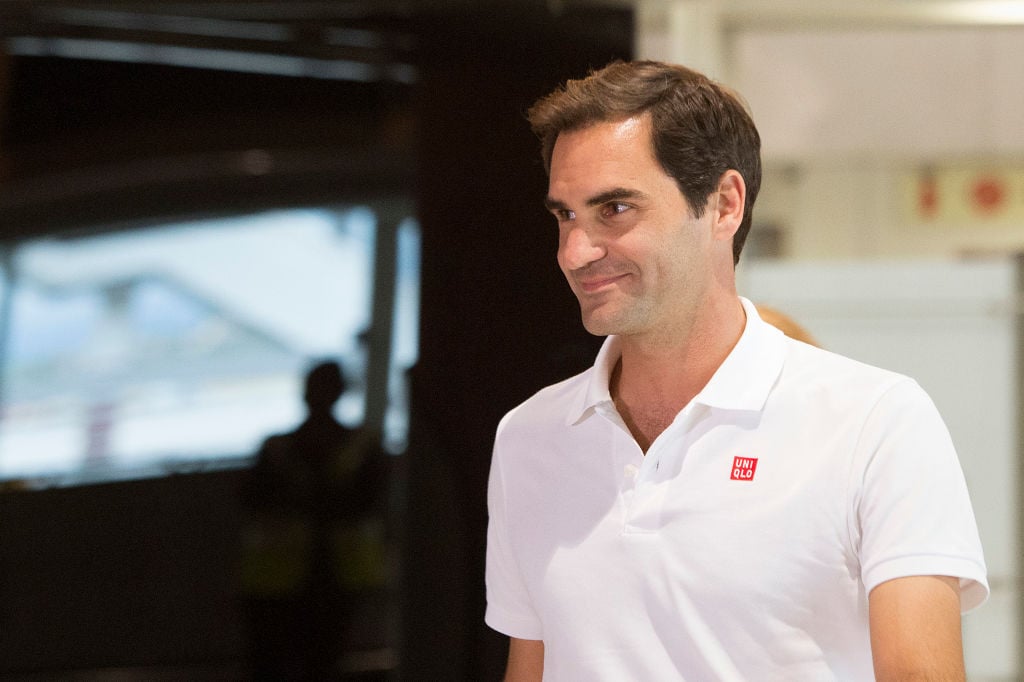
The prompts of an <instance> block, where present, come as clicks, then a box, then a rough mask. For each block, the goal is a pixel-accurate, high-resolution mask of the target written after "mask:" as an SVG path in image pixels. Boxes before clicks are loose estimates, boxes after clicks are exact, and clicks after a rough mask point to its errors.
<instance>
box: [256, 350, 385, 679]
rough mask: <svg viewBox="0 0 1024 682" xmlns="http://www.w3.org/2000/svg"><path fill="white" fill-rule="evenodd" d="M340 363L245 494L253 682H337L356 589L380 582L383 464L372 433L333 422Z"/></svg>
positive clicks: (260, 456) (312, 393)
mask: <svg viewBox="0 0 1024 682" xmlns="http://www.w3.org/2000/svg"><path fill="white" fill-rule="evenodd" d="M344 392H345V378H344V375H343V373H342V370H341V367H340V365H339V364H338V363H337V362H333V361H326V362H320V363H318V364H316V365H314V366H313V367H312V368H311V369H310V370H309V372H308V374H307V376H306V382H305V392H304V396H303V397H304V400H305V403H306V407H307V417H306V419H305V420H304V421H303V422H302V423H301V424H300V425H299V426H298V427H297V428H296V429H295V430H294V431H291V432H288V433H283V434H276V435H272V436H270V437H269V438H267V439H266V441H264V443H263V445H262V446H261V447H260V450H259V452H258V453H257V456H256V462H255V464H254V466H253V467H252V468H251V469H250V470H249V472H248V473H247V476H246V479H245V481H244V484H243V486H242V495H243V504H244V506H245V508H246V511H247V514H248V518H247V521H246V524H245V529H244V532H243V541H242V552H243V554H242V566H241V583H242V585H241V587H242V592H243V595H244V602H245V604H244V610H245V616H246V620H247V626H248V638H249V645H250V665H251V669H252V674H253V679H255V680H283V681H290V680H295V681H299V680H303V681H305V680H318V681H320V680H325V681H326V680H336V679H343V676H342V673H341V670H340V666H339V660H340V658H341V656H342V655H343V653H344V649H345V645H346V642H347V641H348V640H350V639H351V634H352V631H353V629H354V628H355V627H356V626H357V624H356V623H354V622H353V615H354V604H355V603H356V601H357V597H358V594H359V592H360V591H361V590H364V589H367V588H373V587H378V586H380V585H381V584H382V583H383V582H384V575H383V573H384V560H383V554H384V548H383V537H382V535H383V534H382V532H381V528H382V517H383V513H384V512H383V498H384V495H383V492H384V488H385V485H386V482H387V470H386V463H387V460H386V456H385V454H384V453H383V451H382V449H381V447H380V438H379V434H377V433H375V432H374V431H372V430H369V429H350V428H348V427H346V426H344V425H342V424H340V423H339V422H338V421H337V420H336V419H335V417H334V414H333V408H334V405H335V403H337V401H338V400H339V399H340V398H341V396H342V394H343V393H344Z"/></svg>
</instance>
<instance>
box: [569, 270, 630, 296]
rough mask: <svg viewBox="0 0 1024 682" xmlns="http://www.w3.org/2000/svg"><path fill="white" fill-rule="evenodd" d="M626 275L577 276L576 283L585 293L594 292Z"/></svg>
mask: <svg viewBox="0 0 1024 682" xmlns="http://www.w3.org/2000/svg"><path fill="white" fill-rule="evenodd" d="M626 276H627V274H626V273H622V274H618V275H597V276H594V275H588V276H586V277H576V284H577V285H578V286H579V288H580V291H581V292H583V293H585V294H594V293H597V292H598V291H600V290H601V289H604V288H605V287H607V286H610V285H612V284H614V283H615V282H618V281H619V280H620V279H622V278H624V277H626Z"/></svg>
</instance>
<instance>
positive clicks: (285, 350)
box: [0, 208, 419, 484]
mask: <svg viewBox="0 0 1024 682" xmlns="http://www.w3.org/2000/svg"><path fill="white" fill-rule="evenodd" d="M375 230H376V220H375V216H374V214H373V212H372V211H371V210H369V209H367V208H345V209H337V210H328V209H303V210H289V211H273V212H266V213H261V214H256V215H248V216H241V217H233V218H228V219H218V220H210V221H202V222H192V223H181V224H174V225H164V226H159V227H154V228H151V229H145V230H134V231H130V232H121V233H116V234H108V235H101V236H89V237H82V238H74V239H45V240H37V241H32V242H27V243H24V244H22V245H20V246H18V247H17V248H16V249H15V250H14V251H13V253H12V254H11V257H10V259H9V261H8V267H6V268H5V269H4V274H5V283H4V286H3V289H2V291H3V294H4V296H6V295H7V294H8V293H9V294H10V296H11V298H10V299H9V300H8V299H4V300H5V301H6V304H7V305H8V306H9V315H8V316H7V318H8V319H7V323H6V325H5V327H4V331H5V333H4V338H5V342H6V343H5V346H6V353H5V354H4V360H3V383H2V401H3V408H4V409H3V414H2V421H0V478H5V479H12V478H20V479H29V480H30V481H35V482H36V483H38V484H62V483H65V484H66V483H79V482H86V481H94V480H106V479H111V478H123V477H138V476H148V475H159V474H163V473H167V472H171V471H182V470H196V469H197V468H206V467H212V466H222V465H225V464H232V463H235V464H240V463H243V462H244V463H247V462H248V459H249V458H250V457H251V455H252V453H253V452H254V451H255V450H256V449H257V448H258V446H259V444H260V443H261V441H262V440H263V438H264V437H266V435H267V434H269V433H275V432H282V431H287V430H289V429H291V428H293V427H294V426H295V425H296V424H297V423H299V422H300V421H301V420H302V418H303V417H304V407H303V405H302V401H301V398H302V381H303V373H304V372H305V370H306V369H307V368H308V366H309V364H310V362H311V360H313V359H319V358H331V359H337V360H339V361H341V362H342V364H343V366H344V367H345V369H346V371H347V372H348V373H349V374H350V375H351V376H350V379H351V381H350V389H351V390H349V391H348V392H347V393H346V395H345V396H344V397H343V398H342V400H341V401H339V404H338V408H337V413H338V417H339V419H340V420H341V421H342V422H344V423H346V424H347V425H350V426H353V425H356V424H358V423H360V422H361V420H362V414H363V398H364V393H365V391H364V385H363V382H362V381H361V380H360V379H361V377H362V375H363V372H364V365H365V361H366V354H365V351H364V349H362V348H361V344H360V335H361V333H362V332H363V331H364V330H365V329H366V328H367V325H368V324H369V320H370V309H369V308H370V301H371V287H372V274H373V244H374V238H375ZM398 239H399V257H400V259H401V262H400V263H399V267H398V272H399V274H398V280H399V281H398V283H397V284H398V288H399V291H400V292H402V293H401V294H400V295H399V301H398V302H397V305H396V308H395V310H396V314H395V326H394V333H395V337H394V348H395V352H394V353H393V354H392V381H391V390H390V394H391V397H392V400H391V406H390V408H389V410H388V420H387V421H388V424H387V426H388V432H387V440H388V443H389V446H390V447H389V449H391V450H392V451H399V450H401V449H403V448H404V443H405V429H406V427H407V416H406V406H405V401H404V377H403V375H404V372H405V370H406V369H407V368H408V367H409V366H411V364H412V363H413V362H415V357H416V336H415V328H416V320H417V315H418V267H419V257H418V232H417V229H416V226H415V224H414V223H412V222H411V221H410V222H407V223H406V224H403V226H402V227H401V228H400V229H399V235H398Z"/></svg>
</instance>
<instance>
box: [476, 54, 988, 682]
mask: <svg viewBox="0 0 1024 682" xmlns="http://www.w3.org/2000/svg"><path fill="white" fill-rule="evenodd" d="M530 121H531V124H532V126H533V128H534V131H535V132H537V134H538V135H539V136H540V138H541V141H542V148H543V158H544V161H545V164H546V166H547V170H548V173H549V192H548V196H547V199H546V204H547V206H548V208H549V209H550V211H551V213H552V214H554V216H555V218H556V219H557V221H558V232H559V242H558V263H559V265H560V267H561V269H562V271H563V272H564V274H565V277H566V279H567V280H568V282H569V286H570V287H571V288H572V291H573V292H574V293H575V295H576V297H577V298H578V300H579V304H580V309H581V312H582V317H583V323H584V325H585V326H586V328H587V330H588V331H590V332H591V333H593V334H598V335H607V336H608V338H607V339H606V340H605V343H604V345H603V346H602V349H601V351H600V353H599V355H598V357H597V360H596V362H595V364H594V367H593V368H591V369H590V370H588V371H586V372H584V373H583V374H581V375H578V376H576V377H573V378H571V379H568V380H566V381H563V382H561V383H559V384H556V385H554V386H550V387H548V388H546V389H544V390H542V391H540V392H539V393H538V394H536V395H535V396H534V397H532V398H530V399H529V400H527V401H526V402H525V403H523V404H522V405H520V406H519V407H517V408H516V409H514V410H513V411H511V412H510V413H509V414H508V415H506V417H505V418H504V419H503V420H502V423H501V424H500V426H499V427H498V434H497V438H496V442H495V450H494V458H493V461H492V466H491V480H490V485H489V509H490V515H491V518H490V526H489V530H488V556H487V590H488V607H487V616H486V619H487V622H488V623H489V624H490V625H491V626H492V627H494V628H495V629H497V630H499V631H501V632H503V633H505V634H508V635H509V636H510V637H511V643H510V648H509V661H508V669H507V678H506V679H507V680H511V681H516V682H518V681H520V680H539V679H541V677H542V676H543V678H544V679H545V680H569V681H573V682H575V681H578V680H587V681H588V682H589V681H592V680H614V681H616V682H621V681H623V680H631V681H632V680H644V681H648V680H679V679H684V680H696V681H698V682H706V681H709V680H747V681H749V680H757V681H759V682H760V681H762V680H786V681H793V680H814V681H818V680H844V681H845V680H867V679H874V678H877V679H879V680H909V679H915V680H917V679H921V680H958V679H963V677H964V667H963V653H962V645H961V635H960V613H961V611H962V610H967V609H970V608H973V607H974V606H977V605H978V604H980V603H981V602H982V601H984V599H985V598H986V597H987V594H988V587H987V584H986V580H985V567H984V561H983V557H982V552H981V547H980V542H979V540H978V535H977V529H976V525H975V521H974V517H973V513H972V511H971V507H970V501H969V499H968V495H967V490H966V486H965V484H964V479H963V474H962V472H961V470H960V467H959V463H958V461H957V458H956V454H955V452H954V451H953V447H952V445H951V442H950V438H949V435H948V433H947V431H946V429H945V427H944V425H943V423H942V421H941V419H940V418H939V416H938V414H937V412H936V410H935V408H934V406H933V405H932V403H931V401H930V400H929V399H928V397H927V396H926V395H925V394H924V392H923V391H922V390H921V389H920V388H919V387H918V386H917V384H916V383H914V382H913V381H912V380H910V379H908V378H906V377H902V376H899V375H897V374H894V373H891V372H887V371H884V370H880V369H876V368H872V367H868V366H865V365H862V364H859V363H856V362H854V361H852V360H848V359H845V358H842V357H839V356H837V355H834V354H831V353H828V352H826V351H824V350H821V349H819V348H816V347H813V346H810V345H807V344H803V343H800V342H798V341H794V340H792V339H788V338H786V337H785V336H784V335H783V334H782V333H781V332H779V331H778V330H776V329H774V328H773V327H770V326H768V325H767V324H766V323H764V322H763V321H761V319H760V318H759V317H758V315H757V313H756V310H755V308H754V307H753V305H751V304H750V302H749V301H746V300H745V299H742V298H740V297H739V296H738V295H737V292H736V286H735V276H734V270H735V265H736V263H737V262H738V259H739V254H740V251H741V250H742V247H743V242H744V239H745V237H746V234H747V231H748V230H749V228H750V220H751V208H752V206H753V203H754V199H755V197H756V195H757V190H758V186H759V183H760V173H761V171H760V139H759V136H758V133H757V131H756V129H755V127H754V124H753V122H752V121H751V119H750V117H749V115H748V114H747V112H746V111H745V109H744V107H743V106H742V105H741V104H740V103H739V101H738V99H737V97H736V96H735V95H733V94H732V93H731V92H730V91H728V90H727V89H725V88H724V87H722V86H720V85H718V84H716V83H714V82H712V81H710V80H708V79H707V78H705V77H704V76H702V75H701V74H698V73H695V72H693V71H690V70H688V69H685V68H683V67H678V66H672V65H666V64H660V63H655V62H638V63H614V64H611V65H609V66H608V67H606V68H604V69H602V70H600V71H598V72H595V73H593V74H591V76H590V77H589V78H587V79H585V80H582V81H570V82H568V83H567V84H566V86H565V87H564V88H563V89H560V90H558V91H556V92H555V93H553V94H551V95H549V96H548V97H546V98H544V99H542V100H541V101H540V102H538V103H537V104H536V105H535V106H534V107H533V109H532V110H531V111H530Z"/></svg>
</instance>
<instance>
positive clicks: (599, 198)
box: [544, 187, 647, 211]
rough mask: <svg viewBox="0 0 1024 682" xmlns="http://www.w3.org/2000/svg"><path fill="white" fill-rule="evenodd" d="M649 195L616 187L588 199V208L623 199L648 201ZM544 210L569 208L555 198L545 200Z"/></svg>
mask: <svg viewBox="0 0 1024 682" xmlns="http://www.w3.org/2000/svg"><path fill="white" fill-rule="evenodd" d="M646 198H647V195H646V194H644V193H643V192H641V191H640V190H636V189H628V188H626V187H614V188H612V189H609V190H605V191H604V192H600V193H599V194H595V195H594V196H592V197H590V198H589V199H587V206H600V205H601V204H607V203H608V202H610V201H621V200H622V199H646ZM544 208H546V209H548V210H549V211H555V210H562V209H567V208H569V207H568V206H567V205H566V204H565V203H564V202H562V201H559V200H558V199H555V198H553V197H550V196H548V197H545V198H544Z"/></svg>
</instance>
